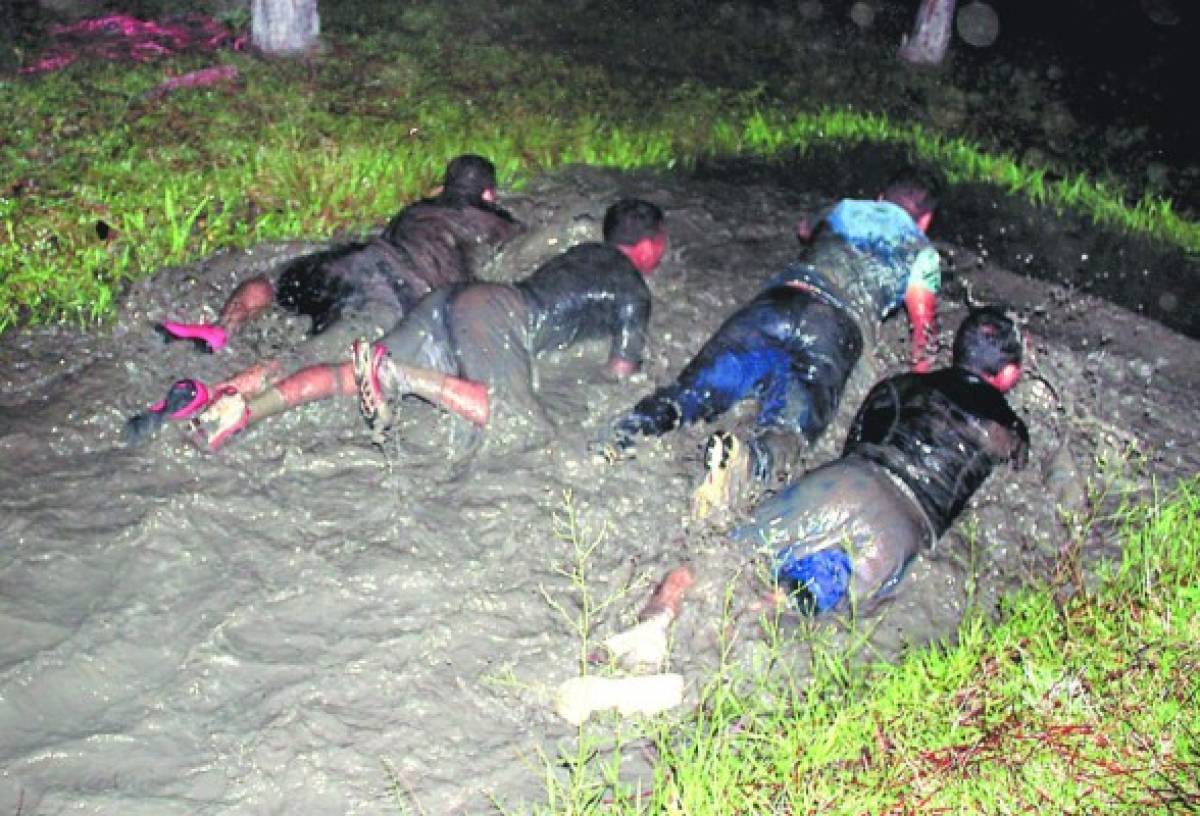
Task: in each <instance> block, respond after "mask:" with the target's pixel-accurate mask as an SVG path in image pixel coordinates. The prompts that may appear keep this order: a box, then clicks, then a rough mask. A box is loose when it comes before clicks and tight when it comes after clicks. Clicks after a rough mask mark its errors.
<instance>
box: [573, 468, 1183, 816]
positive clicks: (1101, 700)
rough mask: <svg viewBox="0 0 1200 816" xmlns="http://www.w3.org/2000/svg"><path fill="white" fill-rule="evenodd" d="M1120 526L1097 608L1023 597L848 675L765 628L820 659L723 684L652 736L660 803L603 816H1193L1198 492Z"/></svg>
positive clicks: (713, 684)
mask: <svg viewBox="0 0 1200 816" xmlns="http://www.w3.org/2000/svg"><path fill="white" fill-rule="evenodd" d="M1111 518H1112V520H1113V521H1115V522H1117V523H1119V526H1120V534H1121V538H1122V540H1123V543H1124V550H1123V556H1122V558H1121V560H1120V563H1119V564H1110V565H1108V566H1106V567H1104V568H1102V570H1101V575H1100V582H1099V584H1098V586H1097V587H1096V589H1095V591H1093V592H1089V593H1079V594H1076V595H1074V596H1073V597H1071V598H1070V599H1068V600H1067V601H1066V602H1065V603H1060V602H1058V601H1056V600H1055V598H1054V597H1053V591H1052V587H1050V586H1047V587H1044V588H1041V589H1035V590H1030V591H1026V592H1024V593H1021V594H1019V595H1018V596H1015V597H1013V598H1010V599H1008V600H1006V601H1005V602H1004V604H1003V608H1002V614H1001V619H1000V620H999V621H998V622H995V623H993V622H989V621H987V620H986V619H985V618H984V616H981V615H971V616H967V617H966V618H965V619H964V621H963V623H962V625H961V626H960V629H959V631H958V633H957V637H956V638H955V640H954V642H953V643H945V644H941V645H937V646H934V647H931V648H927V649H922V650H917V651H913V652H911V653H909V654H908V655H907V656H906V658H905V659H904V660H903V661H902V662H900V663H899V664H896V665H872V666H866V667H862V666H856V665H854V664H852V662H851V661H850V660H849V659H848V656H847V655H846V654H845V652H843V651H842V650H841V644H840V643H836V642H834V641H833V640H831V638H830V632H831V627H828V626H824V625H821V624H817V625H816V626H814V627H811V628H808V629H804V628H802V629H801V634H800V635H799V637H798V638H797V640H796V641H786V640H782V639H780V638H779V636H778V633H777V632H776V633H775V634H770V632H771V630H770V628H769V627H768V628H767V631H768V633H769V634H768V637H767V643H768V645H769V650H773V651H778V650H779V649H792V648H796V647H797V644H798V643H804V644H805V645H806V646H807V648H808V649H810V650H811V652H812V655H813V659H812V668H811V671H810V672H809V673H808V676H806V677H803V678H800V679H797V678H796V677H794V676H787V675H784V676H782V677H781V676H780V675H779V673H778V672H764V671H757V670H755V671H752V672H750V673H745V672H743V671H739V670H737V669H734V668H732V667H725V668H724V669H722V671H721V672H719V673H718V675H717V676H716V677H714V678H713V679H712V680H711V681H710V682H709V683H708V684H706V686H705V687H704V689H703V690H702V692H701V695H700V703H699V705H698V706H697V708H696V709H695V711H694V712H693V714H692V716H690V717H689V718H687V719H686V720H685V721H684V722H682V723H681V724H679V725H678V726H677V727H674V728H661V729H660V730H659V731H657V732H656V733H655V734H654V735H653V737H654V739H655V743H654V752H655V754H656V755H657V757H658V764H657V766H656V773H655V779H656V783H655V787H654V789H653V791H652V793H651V795H650V796H649V797H648V798H642V799H639V800H637V801H636V802H625V801H620V800H617V801H613V802H612V803H610V804H609V806H607V807H606V808H605V809H604V812H605V813H617V814H626V813H627V814H634V813H678V814H683V813H705V814H734V813H793V812H805V813H847V814H850V813H855V814H857V813H880V814H883V813H895V814H899V813H909V812H930V813H951V812H953V813H981V814H982V813H1014V812H1054V813H1093V812H1136V813H1139V814H1141V813H1145V814H1183V813H1191V812H1195V810H1196V809H1197V808H1200V782H1198V780H1200V732H1198V731H1197V729H1196V726H1195V723H1196V722H1198V721H1200V680H1198V679H1197V678H1198V677H1200V672H1198V671H1197V670H1198V669H1200V646H1198V645H1197V644H1198V643H1200V603H1198V601H1200V591H1198V590H1197V587H1196V580H1195V576H1196V574H1197V570H1200V482H1197V481H1195V480H1192V481H1190V482H1185V483H1182V484H1180V485H1179V486H1177V488H1176V489H1175V490H1174V491H1173V492H1172V493H1171V494H1169V495H1156V496H1154V497H1153V498H1152V500H1151V501H1150V502H1149V503H1147V504H1140V505H1125V506H1123V507H1122V508H1121V509H1120V510H1119V512H1117V513H1116V514H1115V515H1113V516H1112V517H1111ZM805 638H807V641H805ZM579 788H580V789H588V788H587V787H586V786H584V785H580V786H579ZM554 804H555V807H556V808H557V809H556V810H555V811H554V812H568V813H583V812H598V808H595V807H592V806H590V805H589V804H588V802H587V801H585V800H577V799H576V800H570V801H568V802H565V803H564V802H563V801H562V799H561V797H560V798H558V799H556V800H555V802H554Z"/></svg>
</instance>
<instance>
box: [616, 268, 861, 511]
mask: <svg viewBox="0 0 1200 816" xmlns="http://www.w3.org/2000/svg"><path fill="white" fill-rule="evenodd" d="M861 348H862V335H861V332H860V330H859V329H858V327H857V325H856V324H855V322H854V321H853V319H852V318H851V317H850V316H849V315H848V314H846V312H844V311H843V310H841V309H839V308H838V307H836V306H835V305H833V304H831V303H829V302H827V301H826V300H824V299H822V298H820V297H818V296H817V295H814V294H813V293H812V292H810V291H808V290H806V289H799V288H796V287H791V286H787V285H783V286H777V287H772V288H769V289H768V290H767V291H765V292H763V293H762V294H761V295H759V297H757V298H756V299H755V300H754V301H752V302H751V303H750V304H748V305H747V306H746V307H744V308H743V309H741V310H739V311H738V312H736V313H735V314H734V315H733V316H731V317H730V318H729V319H728V320H727V321H726V322H725V323H724V324H723V325H722V326H721V328H720V329H718V331H717V333H716V334H715V335H713V337H712V338H711V339H710V340H709V341H708V342H707V343H705V345H704V347H703V348H701V350H700V352H699V353H698V354H697V355H696V357H695V358H693V359H692V361H691V362H689V363H688V364H687V366H685V367H684V369H683V371H682V372H680V374H679V376H678V377H677V378H676V379H675V381H674V382H672V383H669V384H667V385H665V386H663V387H661V388H659V389H657V390H656V391H655V392H654V393H652V394H650V395H649V396H647V397H645V398H644V399H642V400H641V401H640V402H638V403H637V404H636V405H635V406H634V407H633V409H632V410H631V411H629V412H628V413H626V414H625V415H624V416H622V417H620V418H618V419H617V420H616V422H615V423H614V425H613V431H612V432H611V435H610V440H611V441H610V446H611V447H613V448H615V449H616V451H617V452H618V455H619V453H620V452H621V451H625V450H628V449H630V448H632V447H633V446H634V444H635V443H636V438H637V437H638V436H642V435H644V436H659V435H662V434H665V433H668V432H670V431H672V430H674V429H676V428H678V427H680V426H682V425H686V424H690V423H693V422H698V421H708V422H711V421H713V420H715V419H717V418H719V417H721V416H722V415H724V414H726V413H727V412H728V411H730V410H731V409H732V408H733V407H734V406H735V405H736V404H737V403H738V402H740V401H742V400H748V399H752V400H755V401H756V402H757V404H758V411H757V415H756V417H755V420H754V427H753V430H752V432H751V433H750V434H748V435H747V436H746V437H745V438H741V437H738V436H736V435H734V434H732V433H729V432H725V431H722V432H718V433H715V434H713V435H712V436H711V437H710V438H709V440H708V443H707V445H706V449H705V454H704V456H705V477H704V481H703V483H702V484H701V486H700V487H699V488H698V490H697V491H696V494H695V497H694V506H693V513H694V515H696V516H697V517H698V518H704V517H707V516H708V515H709V514H710V513H711V512H713V511H714V510H717V509H719V508H726V507H729V506H730V505H731V504H733V503H734V502H735V501H736V500H737V499H739V498H741V497H742V496H744V495H745V494H746V493H747V492H749V491H752V490H753V489H754V488H755V487H761V486H764V485H767V484H769V483H771V482H772V481H774V480H775V479H777V478H779V477H786V476H787V475H788V474H790V473H791V470H792V468H793V467H794V466H795V465H796V464H797V461H798V459H799V456H800V454H801V453H802V451H803V450H804V449H805V447H806V446H807V445H808V444H809V443H810V442H812V441H814V440H815V439H816V438H817V437H819V436H820V435H821V433H822V432H824V430H825V428H826V427H828V425H829V423H830V422H831V421H832V420H833V417H834V414H835V413H836V411H837V406H838V403H839V401H840V399H841V393H842V390H843V389H844V387H845V383H846V380H847V378H848V377H849V375H850V371H851V370H852V368H853V366H854V364H855V362H856V361H857V360H858V357H859V355H860V352H861Z"/></svg>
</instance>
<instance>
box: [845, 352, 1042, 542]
mask: <svg viewBox="0 0 1200 816" xmlns="http://www.w3.org/2000/svg"><path fill="white" fill-rule="evenodd" d="M1028 451H1029V431H1028V430H1027V429H1026V427H1025V423H1024V422H1022V421H1021V419H1020V417H1018V416H1017V415H1016V414H1015V413H1013V410H1012V408H1010V407H1009V405H1008V401H1007V400H1006V399H1005V398H1004V394H1002V393H1001V392H1000V391H998V390H997V389H996V388H994V387H992V386H991V385H990V384H988V383H987V382H985V381H984V380H983V379H981V378H980V377H979V376H978V375H976V374H974V373H972V372H970V371H968V370H966V369H963V368H955V367H952V368H943V369H940V370H938V371H934V372H932V373H929V374H901V375H899V376H896V377H891V378H889V379H886V380H884V381H882V382H880V383H878V384H877V385H876V386H875V387H874V388H873V389H871V393H870V394H868V395H867V398H866V400H865V401H864V402H863V404H862V407H861V408H859V410H858V415H857V416H856V417H855V418H854V422H853V424H852V425H851V427H850V433H849V435H848V436H847V438H846V445H845V448H844V450H843V455H844V456H850V455H854V456H860V457H863V458H865V459H869V460H871V461H873V462H876V463H878V464H880V465H882V466H883V467H885V468H887V470H889V471H891V472H892V473H893V474H894V475H896V476H897V477H899V478H900V479H901V480H902V481H903V482H904V483H905V484H907V485H908V486H909V487H910V488H911V489H912V491H913V493H915V494H916V496H917V499H918V501H920V503H921V506H922V507H923V508H924V510H925V512H926V513H927V514H928V516H929V520H930V521H931V522H932V523H933V526H934V528H935V529H936V530H937V534H938V535H939V536H940V535H941V534H942V533H944V532H945V531H946V530H947V529H948V528H949V527H950V525H951V524H952V523H953V522H954V519H956V518H957V517H958V515H959V513H961V512H962V509H963V506H964V505H965V504H966V503H967V500H968V499H970V498H971V495H972V494H973V493H974V492H975V491H976V490H977V489H978V488H979V486H980V485H981V484H983V481H984V480H985V479H986V478H987V477H988V475H989V474H990V473H991V472H992V469H993V468H994V467H995V466H996V465H997V464H999V463H1001V462H1005V461H1008V460H1013V461H1014V464H1015V465H1016V466H1017V467H1021V466H1023V465H1024V464H1025V461H1026V459H1027V457H1028Z"/></svg>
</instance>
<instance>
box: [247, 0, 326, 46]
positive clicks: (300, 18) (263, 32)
mask: <svg viewBox="0 0 1200 816" xmlns="http://www.w3.org/2000/svg"><path fill="white" fill-rule="evenodd" d="M320 31H321V18H320V17H319V16H318V14H317V0H252V2H251V4H250V41H251V43H252V44H253V45H254V47H255V48H257V49H258V50H260V51H262V52H264V53H267V54H299V53H303V52H305V51H309V50H311V49H312V48H313V47H314V46H315V45H316V44H317V35H318V34H319V33H320Z"/></svg>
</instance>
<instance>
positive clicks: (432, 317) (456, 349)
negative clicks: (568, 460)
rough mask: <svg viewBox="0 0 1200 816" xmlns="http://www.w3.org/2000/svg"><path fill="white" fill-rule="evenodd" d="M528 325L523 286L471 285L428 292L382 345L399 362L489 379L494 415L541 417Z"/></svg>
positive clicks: (477, 378) (528, 319) (451, 373)
mask: <svg viewBox="0 0 1200 816" xmlns="http://www.w3.org/2000/svg"><path fill="white" fill-rule="evenodd" d="M529 326H530V308H529V305H528V303H527V302H526V300H525V296H524V295H523V294H522V293H521V291H520V290H519V289H517V288H515V287H513V286H507V285H504V284H494V283H471V284H463V285H459V286H454V287H451V288H448V289H439V290H437V291H435V292H433V293H432V294H430V295H428V296H427V297H425V299H423V300H422V301H421V302H420V303H419V304H417V307H416V308H415V309H413V311H412V312H410V313H409V314H408V315H407V316H406V317H405V319H404V320H402V321H401V322H400V323H398V324H397V325H396V326H395V327H394V328H393V329H392V330H391V331H389V332H388V333H387V334H385V335H384V336H383V338H382V339H381V340H380V343H382V344H383V346H384V347H385V348H386V349H387V351H388V354H389V355H390V356H391V358H392V359H393V360H394V361H395V362H396V363H398V364H402V365H412V366H419V367H421V368H427V369H432V370H434V371H439V372H441V373H443V374H449V375H452V376H455V377H461V378H464V379H467V380H473V381H475V382H479V383H484V384H485V385H487V387H488V392H489V398H490V401H491V412H492V416H495V415H496V414H497V412H499V413H501V414H513V413H518V414H533V415H536V416H539V417H540V415H541V407H540V405H539V404H538V402H537V399H536V397H535V390H536V380H535V369H534V355H533V350H532V340H531V333H530V328H529Z"/></svg>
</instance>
